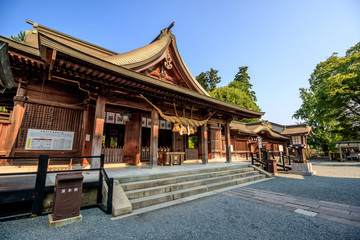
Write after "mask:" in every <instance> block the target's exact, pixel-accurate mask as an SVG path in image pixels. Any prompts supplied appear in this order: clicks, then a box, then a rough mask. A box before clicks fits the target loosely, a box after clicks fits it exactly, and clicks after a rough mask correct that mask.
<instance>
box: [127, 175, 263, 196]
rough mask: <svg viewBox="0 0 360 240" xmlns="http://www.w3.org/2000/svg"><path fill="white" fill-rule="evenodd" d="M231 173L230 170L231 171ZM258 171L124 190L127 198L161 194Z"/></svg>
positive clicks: (240, 176)
mask: <svg viewBox="0 0 360 240" xmlns="http://www.w3.org/2000/svg"><path fill="white" fill-rule="evenodd" d="M231 173H232V172H231ZM258 173H259V172H258V171H245V172H244V171H242V172H238V173H235V174H229V175H223V176H218V177H210V178H205V179H200V180H193V181H187V182H181V183H175V184H169V185H162V186H157V187H151V188H146V189H136V190H131V191H126V194H127V196H128V198H129V199H135V198H141V197H147V196H151V195H155V194H161V193H165V192H171V191H178V190H182V189H186V188H191V187H197V186H201V185H207V184H212V183H216V182H220V181H227V180H231V179H234V178H242V177H247V176H251V175H256V174H258Z"/></svg>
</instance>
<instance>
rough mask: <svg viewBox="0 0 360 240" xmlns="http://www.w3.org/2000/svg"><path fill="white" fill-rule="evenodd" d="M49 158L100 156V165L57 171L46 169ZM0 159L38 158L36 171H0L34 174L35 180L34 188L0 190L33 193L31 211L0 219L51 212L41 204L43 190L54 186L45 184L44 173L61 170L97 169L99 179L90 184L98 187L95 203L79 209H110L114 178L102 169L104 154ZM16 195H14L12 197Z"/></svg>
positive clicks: (4, 174) (6, 174) (108, 210)
mask: <svg viewBox="0 0 360 240" xmlns="http://www.w3.org/2000/svg"><path fill="white" fill-rule="evenodd" d="M49 158H57V159H64V158H100V167H99V168H92V169H75V170H59V171H48V170H47V168H48V160H49ZM0 159H38V160H39V162H38V168H37V172H17V173H2V174H0V176H10V175H28V174H36V181H35V188H31V189H14V190H13V191H9V190H6V191H0V193H3V194H9V193H12V192H14V195H17V194H18V193H19V191H20V192H24V191H27V192H29V190H30V193H31V194H33V196H34V198H33V197H31V198H32V199H33V206H32V213H24V214H17V215H11V216H4V217H0V221H7V220H11V219H16V218H20V217H29V216H33V215H38V216H40V215H45V214H49V213H51V212H43V211H42V206H43V201H44V194H45V192H48V191H50V190H51V189H53V188H54V186H46V175H47V174H48V173H61V172H82V171H99V180H98V181H95V182H92V183H91V184H94V186H97V187H98V198H97V202H96V204H91V205H86V206H82V207H81V209H84V208H89V207H98V208H100V209H101V210H102V211H104V212H105V213H107V214H109V213H111V210H112V195H113V185H114V179H113V178H109V176H108V174H107V173H106V171H105V169H104V155H103V154H102V155H101V156H74V157H72V156H70V157H69V156H59V157H56V156H55V157H49V155H40V156H39V157H37V158H34V157H1V158H0ZM103 178H104V180H105V182H106V184H107V185H108V198H107V207H106V208H105V207H104V206H103V205H102V203H101V202H102V182H103ZM84 184H85V183H84ZM15 198H16V196H15V197H14V199H15Z"/></svg>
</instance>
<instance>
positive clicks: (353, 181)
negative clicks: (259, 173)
mask: <svg viewBox="0 0 360 240" xmlns="http://www.w3.org/2000/svg"><path fill="white" fill-rule="evenodd" d="M250 187H251V188H256V189H261V190H266V191H272V192H278V193H284V194H289V195H294V196H300V197H306V198H313V199H317V200H324V201H330V202H337V203H343V204H349V205H354V206H360V197H359V196H360V178H339V177H323V176H301V177H299V178H290V177H286V174H283V175H281V176H279V177H276V178H275V179H273V180H271V181H265V182H261V183H257V184H253V185H251V186H250Z"/></svg>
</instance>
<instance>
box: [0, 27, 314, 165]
mask: <svg viewBox="0 0 360 240" xmlns="http://www.w3.org/2000/svg"><path fill="white" fill-rule="evenodd" d="M27 22H28V23H29V24H31V25H32V26H33V30H27V31H25V40H24V42H17V41H14V40H11V39H9V38H6V37H2V36H0V60H1V61H0V87H1V88H2V94H1V99H2V101H1V106H4V107H5V108H6V109H7V110H8V112H7V113H6V112H3V113H0V115H1V116H0V155H1V156H38V155H39V154H48V155H50V156H62V155H63V156H90V155H92V156H98V155H100V154H102V153H103V154H105V161H106V162H107V163H128V164H133V165H139V164H140V163H147V164H150V165H151V166H156V165H158V164H166V163H168V162H167V161H168V159H169V158H170V159H172V160H175V162H177V163H182V162H184V161H185V162H186V161H187V160H191V159H201V162H202V163H204V164H206V163H208V161H209V160H210V161H211V160H212V159H224V161H226V162H231V161H232V159H241V158H243V159H246V158H249V154H250V153H252V152H253V153H254V152H257V151H259V147H258V139H259V138H258V137H261V139H262V141H263V144H264V145H266V148H268V149H269V150H270V151H272V152H275V153H279V152H280V150H281V151H287V150H288V148H289V147H291V146H292V144H293V143H295V142H296V143H297V144H303V145H305V146H306V135H309V134H311V129H308V126H305V125H304V126H300V125H296V126H282V125H278V124H275V123H270V122H267V121H261V122H258V123H253V124H242V123H240V122H239V121H241V120H242V119H244V118H261V116H262V115H263V114H264V113H263V112H258V111H253V110H249V109H246V108H243V107H239V106H236V105H233V104H230V103H226V102H223V101H220V100H218V99H214V98H212V97H210V96H209V94H208V93H207V92H206V91H205V90H204V89H203V88H202V87H201V85H200V84H199V83H198V82H197V81H196V79H195V78H194V76H193V75H192V74H191V72H190V70H189V69H188V67H187V66H186V64H185V63H184V61H183V59H182V58H181V55H180V53H179V51H178V48H177V44H176V40H175V36H174V35H173V34H172V32H171V27H172V26H173V24H171V25H170V26H169V27H167V28H165V29H163V30H161V32H160V34H159V35H158V36H157V37H156V38H155V39H153V40H152V41H151V42H150V43H149V44H148V45H146V46H144V47H141V48H138V49H136V50H133V51H130V52H127V53H122V54H119V53H116V52H113V51H111V50H108V49H105V48H102V47H99V46H96V45H94V44H91V43H88V42H85V41H83V40H80V39H77V38H75V37H72V36H69V35H66V34H64V33H61V32H58V31H56V30H53V29H50V28H48V27H45V26H42V25H39V24H37V23H34V22H31V21H27ZM294 136H296V138H295V137H294ZM297 136H299V139H298V137H297ZM293 137H294V138H293ZM290 140H291V141H290ZM279 146H281V147H280V149H279ZM282 149H284V150H282ZM301 154H303V153H301ZM1 161H2V162H1V164H3V165H4V164H9V162H7V161H6V160H1ZM78 163H79V164H82V165H87V164H91V166H92V167H98V166H99V160H96V159H93V160H92V162H89V161H88V160H86V159H83V160H81V161H80V162H78Z"/></svg>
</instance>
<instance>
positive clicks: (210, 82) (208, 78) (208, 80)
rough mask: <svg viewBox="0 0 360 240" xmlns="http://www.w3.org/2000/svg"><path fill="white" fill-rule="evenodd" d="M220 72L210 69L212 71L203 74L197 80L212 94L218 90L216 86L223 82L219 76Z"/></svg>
mask: <svg viewBox="0 0 360 240" xmlns="http://www.w3.org/2000/svg"><path fill="white" fill-rule="evenodd" d="M218 72H219V71H218V70H214V69H212V68H210V71H206V72H201V73H200V74H199V75H198V76H197V77H196V80H197V81H198V82H199V83H200V84H201V86H202V87H203V88H204V89H205V91H208V92H211V91H213V90H214V89H215V88H216V85H217V84H218V83H220V82H221V77H219V76H218V75H217V73H218Z"/></svg>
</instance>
